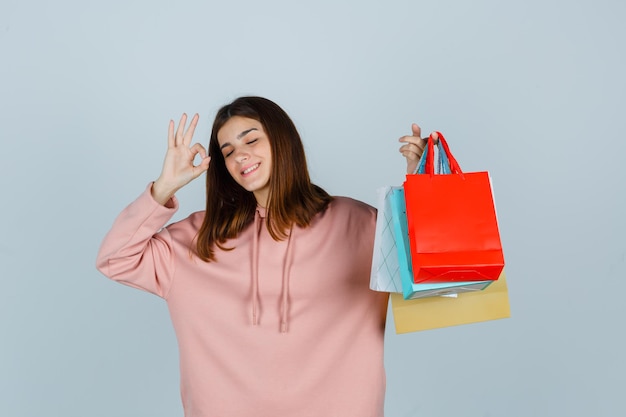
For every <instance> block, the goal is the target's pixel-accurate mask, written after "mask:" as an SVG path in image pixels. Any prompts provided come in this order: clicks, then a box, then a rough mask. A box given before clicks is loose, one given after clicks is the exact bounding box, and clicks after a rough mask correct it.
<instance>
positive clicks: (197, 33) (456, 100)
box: [0, 0, 626, 417]
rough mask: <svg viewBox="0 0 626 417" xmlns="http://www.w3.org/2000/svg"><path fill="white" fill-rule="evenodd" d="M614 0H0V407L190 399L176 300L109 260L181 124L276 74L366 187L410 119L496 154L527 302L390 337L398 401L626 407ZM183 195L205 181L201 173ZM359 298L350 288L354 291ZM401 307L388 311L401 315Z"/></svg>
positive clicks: (397, 166) (624, 35)
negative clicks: (105, 255)
mask: <svg viewBox="0 0 626 417" xmlns="http://www.w3.org/2000/svg"><path fill="white" fill-rule="evenodd" d="M625 12H626V6H625V3H624V2H622V1H601V0H594V1H587V0H584V1H582V0H579V1H572V2H570V1H565V0H563V1H549V0H548V1H547V0H542V1H538V0H525V1H515V2H513V1H510V2H504V1H495V0H493V1H486V0H476V1H473V2H469V1H460V0H457V1H453V0H448V1H436V2H435V1H429V2H426V1H417V0H412V1H408V0H407V1H389V0H387V1H382V0H379V1H372V0H362V1H356V0H352V1H338V0H334V1H330V0H322V1H316V2H306V3H305V2H296V1H251V0H241V1H232V2H228V1H223V2H211V1H177V2H174V1H171V0H170V1H162V0H160V1H154V0H152V1H149V0H125V1H111V0H109V1H106V2H105V1H100V2H95V1H84V0H57V1H55V2H47V1H43V0H39V1H37V0H35V1H25V0H19V1H18V0H1V2H0V138H1V148H0V167H1V169H2V171H1V175H0V190H1V194H2V204H1V205H0V218H1V219H2V229H1V230H2V231H1V232H0V237H1V238H0V279H1V281H0V283H1V289H0V300H1V301H0V337H1V342H0V354H1V355H0V415H2V416H20V417H21V416H28V417H40V416H59V417H61V416H62V417H70V416H72V417H73V416H77V417H78V416H80V417H82V416H90V417H99V416H107V417H109V416H116V417H117V416H133V417H137V416H150V417H160V416H164V417H165V416H167V417H172V416H182V407H181V405H180V398H179V390H178V356H177V355H178V353H177V347H176V341H175V337H174V333H173V331H172V327H171V323H170V321H169V317H168V312H167V308H166V305H165V303H164V302H163V301H162V300H160V299H159V298H157V297H155V296H152V295H149V294H146V293H142V292H140V291H136V290H132V289H130V288H127V287H124V286H122V285H119V284H116V283H113V282H111V281H109V280H107V279H106V278H104V277H103V276H101V275H100V274H99V273H98V272H97V271H96V270H95V267H94V262H95V256H96V252H97V250H98V247H99V244H100V241H101V239H102V237H103V236H104V234H105V233H106V231H107V230H108V228H109V227H110V225H111V223H112V221H113V219H114V217H115V216H116V215H117V213H118V212H119V211H120V210H121V209H122V208H123V207H124V206H125V205H126V204H128V203H129V202H130V201H131V200H132V199H134V198H135V197H136V196H137V195H138V194H139V193H140V192H141V191H142V190H143V188H144V187H145V185H146V184H147V183H148V182H149V181H151V180H153V179H155V178H156V176H157V175H158V174H159V172H160V168H161V163H162V160H163V156H164V152H165V148H166V132H167V124H168V120H169V119H170V118H176V119H177V118H178V117H179V116H180V114H181V113H182V112H189V113H193V112H199V113H200V114H201V119H200V125H199V128H198V130H197V134H196V139H197V140H198V141H200V142H202V143H204V144H206V142H207V139H208V134H209V129H210V123H211V121H212V117H213V115H214V113H215V111H216V110H217V108H218V107H219V106H221V105H222V104H225V103H226V102H228V101H230V100H232V99H233V98H235V97H237V96H239V95H244V94H256V95H263V96H266V97H268V98H270V99H272V100H274V101H276V102H278V103H279V104H280V105H281V106H283V107H284V108H285V110H287V112H288V113H289V114H290V115H292V117H293V119H294V121H295V122H296V124H297V126H298V127H299V129H300V131H301V134H302V136H303V139H304V141H305V146H306V148H307V153H308V157H309V164H310V169H311V173H312V176H313V178H314V180H315V182H316V183H318V184H320V185H322V186H323V187H325V188H327V189H328V190H329V191H330V192H331V193H333V194H339V195H349V196H352V197H355V198H358V199H361V200H364V201H366V202H369V203H370V204H373V203H374V202H375V200H376V188H378V187H379V186H382V185H392V184H393V185H395V184H400V183H401V182H402V180H403V178H404V176H403V171H404V161H403V158H402V157H401V156H400V154H399V153H398V147H399V146H398V145H399V144H398V143H397V139H398V137H400V136H402V135H404V134H408V133H409V132H410V124H411V122H414V121H415V122H418V123H421V124H422V127H423V128H424V130H425V131H431V130H435V129H436V130H441V131H442V132H444V134H445V135H446V137H447V138H448V140H449V142H450V143H451V147H452V151H453V152H454V154H455V155H456V157H457V159H458V160H459V162H460V163H461V166H462V167H463V168H464V169H465V170H466V171H472V170H489V171H490V173H491V176H492V178H493V182H494V188H495V194H496V202H497V207H498V214H499V220H500V228H501V233H502V239H503V244H504V248H505V256H506V261H507V267H506V270H507V276H508V281H509V290H510V301H511V310H512V317H511V318H510V319H506V320H500V321H495V322H487V323H480V324H473V325H467V326H460V327H453V328H447V329H440V330H432V331H427V332H420V333H413V334H408V335H396V334H395V333H394V329H393V322H392V321H391V320H390V321H389V325H388V330H387V338H386V365H387V380H388V392H387V401H386V409H387V415H388V416H389V417H395V416H429V417H438V416H468V417H479V416H480V417H487V416H490V417H493V416H506V417H514V416H524V417H528V416H551V417H552V416H585V417H588V416H621V415H624V414H626V406H625V405H624V402H623V391H624V388H625V387H626V376H625V375H626V366H625V362H626V360H625V359H624V351H625V350H626V343H625V342H624V334H623V333H624V323H623V321H624V317H625V313H626V309H625V307H624V299H625V297H626V284H625V282H626V274H625V270H626V264H625V260H626V244H625V243H624V236H625V235H626V227H625V220H624V217H623V216H624V213H626V199H625V198H624V196H625V191H626V186H625V183H626V175H625V174H624V169H623V168H622V162H623V160H624V155H625V154H626V146H625V145H624V140H623V139H622V136H623V130H624V125H623V121H624V119H625V117H624V113H625V112H624V110H625V109H626V106H625V97H626V88H625V86H626V83H625V81H624V80H625V76H624V74H626V58H625V55H624V41H625V40H626V26H624V20H625V18H626V13H625ZM179 198H180V200H181V202H182V204H181V209H180V211H179V213H178V214H177V216H176V219H178V218H181V217H183V216H186V215H187V214H189V213H190V212H191V211H195V210H201V209H202V208H203V204H204V195H203V179H200V180H198V181H196V182H195V183H193V184H191V185H189V186H188V187H187V188H186V189H184V190H183V191H181V192H180V193H179ZM346 302H349V300H346ZM390 319H391V317H390Z"/></svg>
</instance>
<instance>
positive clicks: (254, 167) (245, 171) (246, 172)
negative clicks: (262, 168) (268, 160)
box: [241, 163, 260, 176]
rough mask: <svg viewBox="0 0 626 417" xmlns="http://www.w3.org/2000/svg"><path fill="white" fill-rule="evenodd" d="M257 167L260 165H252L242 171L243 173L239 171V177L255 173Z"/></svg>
mask: <svg viewBox="0 0 626 417" xmlns="http://www.w3.org/2000/svg"><path fill="white" fill-rule="evenodd" d="M259 165H260V164H258V163H257V164H254V165H251V166H249V167H247V168H246V169H244V170H243V171H241V175H244V176H245V175H248V174H250V173H251V172H254V171H256V170H257V168H258V167H259Z"/></svg>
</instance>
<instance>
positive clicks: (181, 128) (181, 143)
mask: <svg viewBox="0 0 626 417" xmlns="http://www.w3.org/2000/svg"><path fill="white" fill-rule="evenodd" d="M198 118H199V116H198V114H195V115H194V116H193V118H192V119H191V123H190V124H189V127H188V128H187V130H185V125H186V124H187V115H186V114H183V115H182V117H181V118H180V122H179V123H178V128H177V129H176V132H174V127H175V126H174V121H173V120H170V124H169V129H168V135H167V153H166V154H165V161H164V162H163V169H162V171H161V175H159V178H158V179H157V180H156V181H155V182H154V184H152V197H154V199H155V200H156V201H157V202H158V203H159V204H165V203H166V202H167V201H168V200H169V199H170V198H171V197H172V196H173V195H174V194H175V193H176V191H178V190H179V189H181V188H182V187H184V186H185V185H187V184H189V183H190V182H191V181H192V180H194V179H196V178H198V177H199V176H200V175H201V174H202V173H203V172H205V171H206V170H207V169H209V162H210V161H211V158H210V157H209V156H208V155H207V152H206V150H205V149H204V147H203V146H202V145H200V144H199V143H194V144H193V145H190V144H191V139H192V138H193V133H194V131H195V130H196V125H197V124H198ZM198 154H199V155H200V157H201V158H202V161H200V163H199V164H198V165H194V158H195V157H196V155H198Z"/></svg>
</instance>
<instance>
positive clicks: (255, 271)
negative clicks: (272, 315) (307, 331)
mask: <svg viewBox="0 0 626 417" xmlns="http://www.w3.org/2000/svg"><path fill="white" fill-rule="evenodd" d="M261 228H262V218H261V215H260V213H259V211H258V210H257V212H256V213H255V215H254V236H253V237H252V325H253V326H257V325H258V324H259V301H260V293H259V235H260V234H261ZM293 233H294V228H293V226H292V227H291V228H290V230H289V236H288V237H287V250H286V253H285V258H284V259H283V274H282V275H283V276H282V294H281V308H280V332H281V333H287V330H288V328H289V326H288V325H289V273H290V270H291V264H292V263H293V249H292V246H293V241H292V238H293Z"/></svg>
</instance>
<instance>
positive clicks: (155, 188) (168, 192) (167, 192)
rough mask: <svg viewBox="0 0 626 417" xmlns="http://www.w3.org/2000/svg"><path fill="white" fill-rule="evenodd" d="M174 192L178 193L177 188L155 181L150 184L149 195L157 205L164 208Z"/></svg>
mask: <svg viewBox="0 0 626 417" xmlns="http://www.w3.org/2000/svg"><path fill="white" fill-rule="evenodd" d="M176 191H178V189H177V188H175V187H171V186H168V185H167V184H164V183H163V182H162V181H160V180H159V179H157V180H156V181H154V182H153V183H152V189H151V190H150V193H151V194H152V198H154V200H155V201H156V202H157V203H159V204H161V205H162V206H164V205H165V204H166V203H167V202H168V201H169V200H170V199H171V198H172V197H173V196H174V194H176Z"/></svg>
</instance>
